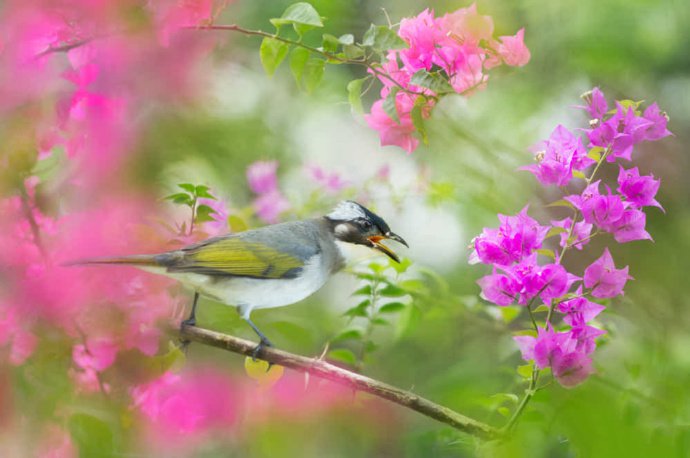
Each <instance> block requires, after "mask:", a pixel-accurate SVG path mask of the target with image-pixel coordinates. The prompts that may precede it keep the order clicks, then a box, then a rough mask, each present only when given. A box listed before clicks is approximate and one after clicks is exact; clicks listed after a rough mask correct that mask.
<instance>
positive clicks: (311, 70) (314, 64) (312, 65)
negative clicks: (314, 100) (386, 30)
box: [302, 57, 326, 92]
mask: <svg viewBox="0 0 690 458" xmlns="http://www.w3.org/2000/svg"><path fill="white" fill-rule="evenodd" d="M325 68H326V61H325V60H323V59H319V58H318V57H311V58H309V60H308V61H307V65H305V66H304V76H303V77H302V82H303V83H304V88H305V89H306V91H307V92H313V91H314V89H316V87H317V86H318V85H319V83H320V82H321V78H323V72H324V69H325Z"/></svg>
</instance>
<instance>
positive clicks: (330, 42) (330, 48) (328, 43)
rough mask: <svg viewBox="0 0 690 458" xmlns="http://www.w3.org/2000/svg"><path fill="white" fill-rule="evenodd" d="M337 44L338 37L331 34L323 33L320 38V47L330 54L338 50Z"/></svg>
mask: <svg viewBox="0 0 690 458" xmlns="http://www.w3.org/2000/svg"><path fill="white" fill-rule="evenodd" d="M339 45H340V41H339V40H338V37H336V36H333V35H331V34H329V33H324V34H323V39H322V40H321V47H322V48H323V50H324V51H326V52H328V53H331V54H335V53H336V52H338V46H339Z"/></svg>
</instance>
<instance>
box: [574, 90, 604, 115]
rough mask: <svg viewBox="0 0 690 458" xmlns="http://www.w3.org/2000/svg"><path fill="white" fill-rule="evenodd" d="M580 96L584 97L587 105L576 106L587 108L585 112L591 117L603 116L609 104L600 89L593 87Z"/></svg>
mask: <svg viewBox="0 0 690 458" xmlns="http://www.w3.org/2000/svg"><path fill="white" fill-rule="evenodd" d="M582 97H583V98H584V99H585V102H587V106H585V107H578V108H583V109H585V110H587V113H589V115H590V116H591V118H592V119H600V120H601V119H604V116H605V115H606V113H607V112H608V111H609V106H608V103H607V102H606V97H605V96H604V93H603V92H601V89H599V88H598V87H595V88H593V89H592V90H591V91H589V92H588V93H585V94H584V95H583V96H582Z"/></svg>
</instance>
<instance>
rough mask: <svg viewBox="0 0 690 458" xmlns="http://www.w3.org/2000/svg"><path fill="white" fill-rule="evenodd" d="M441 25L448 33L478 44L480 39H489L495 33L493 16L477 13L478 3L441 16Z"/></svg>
mask: <svg viewBox="0 0 690 458" xmlns="http://www.w3.org/2000/svg"><path fill="white" fill-rule="evenodd" d="M440 25H441V28H442V29H443V31H444V32H446V34H451V35H450V36H451V37H453V38H455V39H457V40H459V41H461V42H469V43H473V44H477V43H478V42H479V41H480V40H485V41H489V40H490V39H491V36H492V35H493V33H494V21H493V19H492V18H491V16H481V15H479V14H478V13H477V4H476V3H472V4H471V5H470V6H468V7H467V8H460V9H458V10H456V11H454V12H452V13H448V14H446V15H444V16H443V17H441V18H440Z"/></svg>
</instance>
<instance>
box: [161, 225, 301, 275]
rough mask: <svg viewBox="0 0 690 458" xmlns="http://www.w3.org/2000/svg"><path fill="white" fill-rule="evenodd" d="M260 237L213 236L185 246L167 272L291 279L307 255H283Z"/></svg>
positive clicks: (284, 253) (299, 269) (281, 250)
mask: <svg viewBox="0 0 690 458" xmlns="http://www.w3.org/2000/svg"><path fill="white" fill-rule="evenodd" d="M259 235H260V234H259ZM262 239H263V237H260V236H259V237H251V236H250V237H238V236H229V237H217V238H213V239H209V240H207V241H205V242H202V243H199V244H197V245H193V246H191V247H188V248H186V249H184V250H182V251H183V254H182V256H179V257H177V259H176V260H175V261H174V262H171V263H170V264H168V265H167V268H168V271H169V272H190V273H199V274H206V275H214V276H236V277H251V278H260V279H284V278H295V277H296V276H297V275H298V274H299V273H300V272H301V270H302V267H303V266H304V263H305V262H306V261H307V260H308V258H310V257H311V256H308V257H305V256H300V254H303V253H300V254H290V253H287V252H286V251H285V250H284V249H281V248H283V247H276V246H273V244H271V243H268V242H267V241H266V240H262Z"/></svg>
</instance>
